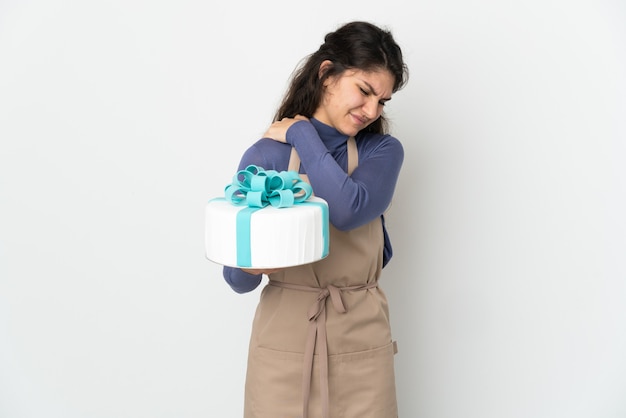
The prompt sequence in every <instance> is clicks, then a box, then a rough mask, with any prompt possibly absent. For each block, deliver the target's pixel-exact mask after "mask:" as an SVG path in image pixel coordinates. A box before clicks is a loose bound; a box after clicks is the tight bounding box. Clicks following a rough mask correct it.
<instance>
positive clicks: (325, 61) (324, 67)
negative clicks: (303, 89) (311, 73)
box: [317, 60, 333, 78]
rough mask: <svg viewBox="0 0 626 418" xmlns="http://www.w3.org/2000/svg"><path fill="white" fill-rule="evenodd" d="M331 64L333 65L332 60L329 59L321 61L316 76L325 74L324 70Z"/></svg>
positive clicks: (320, 76)
mask: <svg viewBox="0 0 626 418" xmlns="http://www.w3.org/2000/svg"><path fill="white" fill-rule="evenodd" d="M332 66H333V62H332V61H331V60H324V61H322V63H321V64H320V69H319V71H318V72H317V77H318V78H322V76H323V75H324V74H326V71H328V70H329V69H330V68H332Z"/></svg>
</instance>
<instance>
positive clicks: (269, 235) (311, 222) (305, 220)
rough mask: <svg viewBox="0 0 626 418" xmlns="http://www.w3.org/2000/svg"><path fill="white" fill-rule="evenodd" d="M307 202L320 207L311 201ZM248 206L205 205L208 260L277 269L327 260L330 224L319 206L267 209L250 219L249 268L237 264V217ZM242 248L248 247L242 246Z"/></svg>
mask: <svg viewBox="0 0 626 418" xmlns="http://www.w3.org/2000/svg"><path fill="white" fill-rule="evenodd" d="M307 202H317V203H321V204H323V205H324V206H326V208H327V204H326V202H325V201H324V200H323V199H320V198H318V197H311V198H309V199H308V200H307ZM245 208H247V206H235V205H233V204H231V203H230V202H228V201H226V200H225V199H213V200H210V201H209V202H208V203H207V205H206V222H205V250H206V257H207V258H208V259H209V260H211V261H213V262H215V263H218V264H222V265H225V266H231V267H249V268H274V267H289V266H296V265H300V264H307V263H312V262H314V261H317V260H320V259H322V258H323V257H325V256H326V254H324V250H325V249H327V248H328V235H327V233H326V234H325V233H324V231H325V230H326V231H327V230H328V225H324V222H328V221H327V219H326V220H325V219H324V216H323V211H322V208H321V207H320V206H319V205H308V204H296V205H294V206H290V207H287V208H279V209H278V208H274V207H272V206H267V207H264V208H262V209H259V210H257V211H255V212H254V213H253V214H252V216H251V219H250V256H251V265H250V266H240V265H238V262H237V214H238V213H239V211H241V210H243V209H245ZM241 245H245V243H244V244H241Z"/></svg>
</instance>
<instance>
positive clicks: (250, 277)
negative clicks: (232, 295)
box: [223, 266, 263, 293]
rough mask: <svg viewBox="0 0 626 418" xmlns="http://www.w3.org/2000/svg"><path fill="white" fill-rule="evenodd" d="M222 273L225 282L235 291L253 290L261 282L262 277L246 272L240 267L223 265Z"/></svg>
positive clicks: (246, 291) (245, 291)
mask: <svg viewBox="0 0 626 418" xmlns="http://www.w3.org/2000/svg"><path fill="white" fill-rule="evenodd" d="M223 275H224V279H225V280H226V283H228V284H229V285H230V287H231V288H232V289H233V290H234V291H235V292H237V293H248V292H251V291H253V290H254V289H256V288H257V287H258V286H259V284H261V279H262V278H263V275H261V274H256V275H255V274H248V273H246V272H245V271H243V270H241V269H238V268H235V267H227V266H224V271H223Z"/></svg>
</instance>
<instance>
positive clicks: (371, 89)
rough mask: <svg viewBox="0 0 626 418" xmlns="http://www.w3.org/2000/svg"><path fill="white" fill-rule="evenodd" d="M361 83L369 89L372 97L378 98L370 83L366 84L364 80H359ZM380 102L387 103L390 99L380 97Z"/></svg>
mask: <svg viewBox="0 0 626 418" xmlns="http://www.w3.org/2000/svg"><path fill="white" fill-rule="evenodd" d="M361 81H362V82H363V83H364V84H365V85H366V86H367V88H368V89H370V91H371V92H372V93H373V94H374V96H378V95H379V94H378V93H377V92H376V90H375V89H374V87H372V85H371V84H370V83H368V82H367V81H365V80H361ZM380 100H382V101H384V102H388V101H389V100H391V97H381V99H380Z"/></svg>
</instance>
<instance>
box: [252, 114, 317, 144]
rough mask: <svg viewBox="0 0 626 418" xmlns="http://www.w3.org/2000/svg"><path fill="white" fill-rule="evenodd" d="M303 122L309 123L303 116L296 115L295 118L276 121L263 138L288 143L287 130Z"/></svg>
mask: <svg viewBox="0 0 626 418" xmlns="http://www.w3.org/2000/svg"><path fill="white" fill-rule="evenodd" d="M301 120H306V121H308V120H309V119H308V118H306V117H304V116H301V115H296V116H295V117H294V118H283V119H281V120H279V121H276V122H274V123H272V124H271V125H270V127H269V128H268V129H267V131H265V134H263V137H264V138H270V139H273V140H274V141H278V142H283V143H286V142H287V130H288V129H289V128H290V127H291V125H293V124H294V123H296V122H299V121H301Z"/></svg>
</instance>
